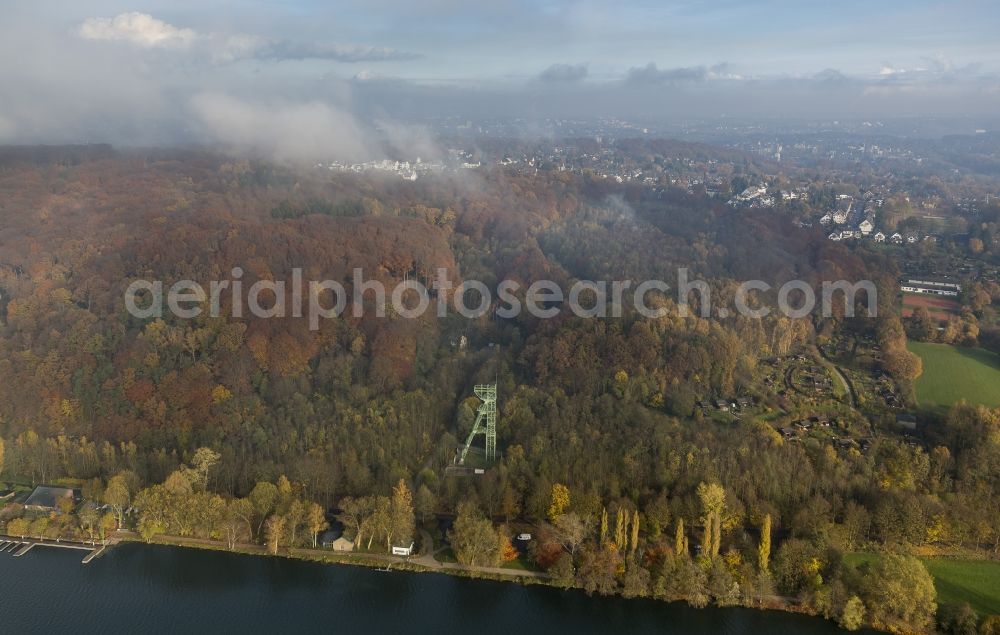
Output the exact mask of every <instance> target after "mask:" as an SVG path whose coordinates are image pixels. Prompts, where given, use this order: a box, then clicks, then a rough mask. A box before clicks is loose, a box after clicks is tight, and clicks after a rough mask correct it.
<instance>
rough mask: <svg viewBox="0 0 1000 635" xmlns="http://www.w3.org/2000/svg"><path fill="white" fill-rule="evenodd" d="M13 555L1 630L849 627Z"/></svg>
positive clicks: (525, 592)
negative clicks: (17, 556)
mask: <svg viewBox="0 0 1000 635" xmlns="http://www.w3.org/2000/svg"><path fill="white" fill-rule="evenodd" d="M84 555H85V552H81V551H71V550H64V549H44V548H39V547H36V548H35V549H32V550H31V551H30V552H29V553H27V554H25V555H24V556H22V557H20V558H14V557H12V556H11V555H10V554H3V553H0V632H3V633H38V632H46V633H51V632H73V633H95V632H100V633H130V634H131V633H142V634H147V633H178V632H186V633H207V632H211V633H215V634H218V633H230V632H255V633H256V632H266V633H269V634H278V633H281V634H286V633H319V632H323V633H350V634H354V633H460V632H461V633H476V634H477V635H478V634H486V633H516V634H517V635H534V634H536V633H537V634H539V635H557V634H560V633H573V634H574V635H588V634H591V633H594V634H596V633H601V634H604V633H614V634H616V635H617V634H628V633H667V634H675V633H676V634H682V633H683V634H688V633H690V634H697V635H735V634H744V633H789V634H802V635H823V634H828V633H830V634H832V633H843V631H840V630H838V629H837V628H836V627H835V626H834V625H833V624H832V623H829V622H826V621H823V620H820V619H815V618H809V617H804V616H800V615H792V614H788V613H781V612H770V611H768V612H764V611H753V610H749V609H737V608H732V609H717V608H710V609H705V610H695V609H692V608H689V607H688V606H686V605H684V604H678V603H673V604H667V603H663V602H657V601H653V600H624V599H621V598H602V597H587V596H586V595H585V594H583V593H581V592H577V591H559V590H556V589H550V588H545V587H538V586H535V587H523V586H520V585H517V584H509V583H501V582H490V581H485V580H469V579H464V578H457V577H453V576H448V575H443V574H436V573H422V574H421V573H408V572H395V571H394V572H389V573H386V572H380V571H375V570H372V569H366V568H361V567H350V566H339V565H323V564H318V563H311V562H302V561H296V560H287V559H283V558H264V557H255V556H244V555H238V554H228V553H223V552H213V551H200V550H193V549H180V548H174V547H159V546H145V545H138V544H126V545H120V546H118V547H116V548H114V549H112V550H111V551H110V552H108V553H106V554H105V555H104V556H102V557H101V558H98V559H97V560H95V561H93V562H92V563H90V564H88V565H83V564H80V560H81V559H82V557H83V556H84Z"/></svg>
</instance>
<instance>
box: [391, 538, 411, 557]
mask: <svg viewBox="0 0 1000 635" xmlns="http://www.w3.org/2000/svg"><path fill="white" fill-rule="evenodd" d="M392 555H394V556H412V555H413V541H410V546H408V547H397V546H393V548H392Z"/></svg>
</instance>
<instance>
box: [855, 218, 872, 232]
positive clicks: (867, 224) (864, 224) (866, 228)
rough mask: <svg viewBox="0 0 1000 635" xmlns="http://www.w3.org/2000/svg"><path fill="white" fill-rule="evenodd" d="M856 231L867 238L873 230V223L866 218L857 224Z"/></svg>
mask: <svg viewBox="0 0 1000 635" xmlns="http://www.w3.org/2000/svg"><path fill="white" fill-rule="evenodd" d="M858 229H859V230H860V231H861V234H862V235H863V236H867V235H868V234H870V233H872V230H873V229H875V223H873V222H872V221H871V219H870V218H866V219H864V220H863V221H861V222H860V223H858Z"/></svg>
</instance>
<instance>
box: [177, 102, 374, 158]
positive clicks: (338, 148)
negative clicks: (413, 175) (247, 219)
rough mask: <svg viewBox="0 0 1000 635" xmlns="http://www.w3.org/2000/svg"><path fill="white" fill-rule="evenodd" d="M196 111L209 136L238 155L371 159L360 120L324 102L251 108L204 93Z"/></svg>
mask: <svg viewBox="0 0 1000 635" xmlns="http://www.w3.org/2000/svg"><path fill="white" fill-rule="evenodd" d="M191 108H192V111H193V113H194V115H195V118H196V120H197V121H198V122H199V123H200V125H201V127H202V128H203V129H204V132H205V133H206V134H207V135H208V136H210V137H212V139H213V140H214V141H216V142H218V143H221V144H223V145H225V146H227V147H229V148H230V149H233V150H238V151H241V152H250V153H255V154H261V155H266V156H269V157H273V158H276V159H279V160H317V159H331V158H337V159H352V160H358V159H361V158H365V157H367V156H370V154H371V153H370V149H369V148H368V147H367V143H366V142H365V135H364V131H363V130H362V128H361V126H360V125H359V124H358V122H357V120H356V119H355V118H354V117H353V116H352V115H351V114H350V113H349V112H346V111H344V110H341V109H339V108H336V107H334V106H332V105H330V104H327V103H324V102H320V101H309V102H303V103H294V102H286V101H270V102H260V103H252V102H249V101H244V100H241V99H237V98H235V97H231V96H229V95H225V94H219V93H201V94H198V95H195V96H194V97H193V98H192V100H191Z"/></svg>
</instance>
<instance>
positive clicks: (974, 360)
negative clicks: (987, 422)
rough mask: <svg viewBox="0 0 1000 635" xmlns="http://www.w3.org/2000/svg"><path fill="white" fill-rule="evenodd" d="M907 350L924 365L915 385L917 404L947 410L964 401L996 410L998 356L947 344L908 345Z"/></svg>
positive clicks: (999, 380) (998, 400)
mask: <svg viewBox="0 0 1000 635" xmlns="http://www.w3.org/2000/svg"><path fill="white" fill-rule="evenodd" d="M907 346H908V347H909V349H910V351H911V352H913V353H916V354H917V355H919V356H920V358H921V359H923V361H924V374H923V375H921V376H920V378H919V379H918V380H917V385H916V391H917V400H918V401H919V402H920V403H921V404H924V405H939V406H950V405H951V404H953V403H956V402H958V401H961V400H963V399H964V400H965V401H967V402H969V403H976V404H983V405H985V406H1000V355H996V354H995V353H991V352H989V351H986V350H983V349H981V348H962V347H959V346H948V345H947V344H926V343H923V342H910V343H909V344H907Z"/></svg>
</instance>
